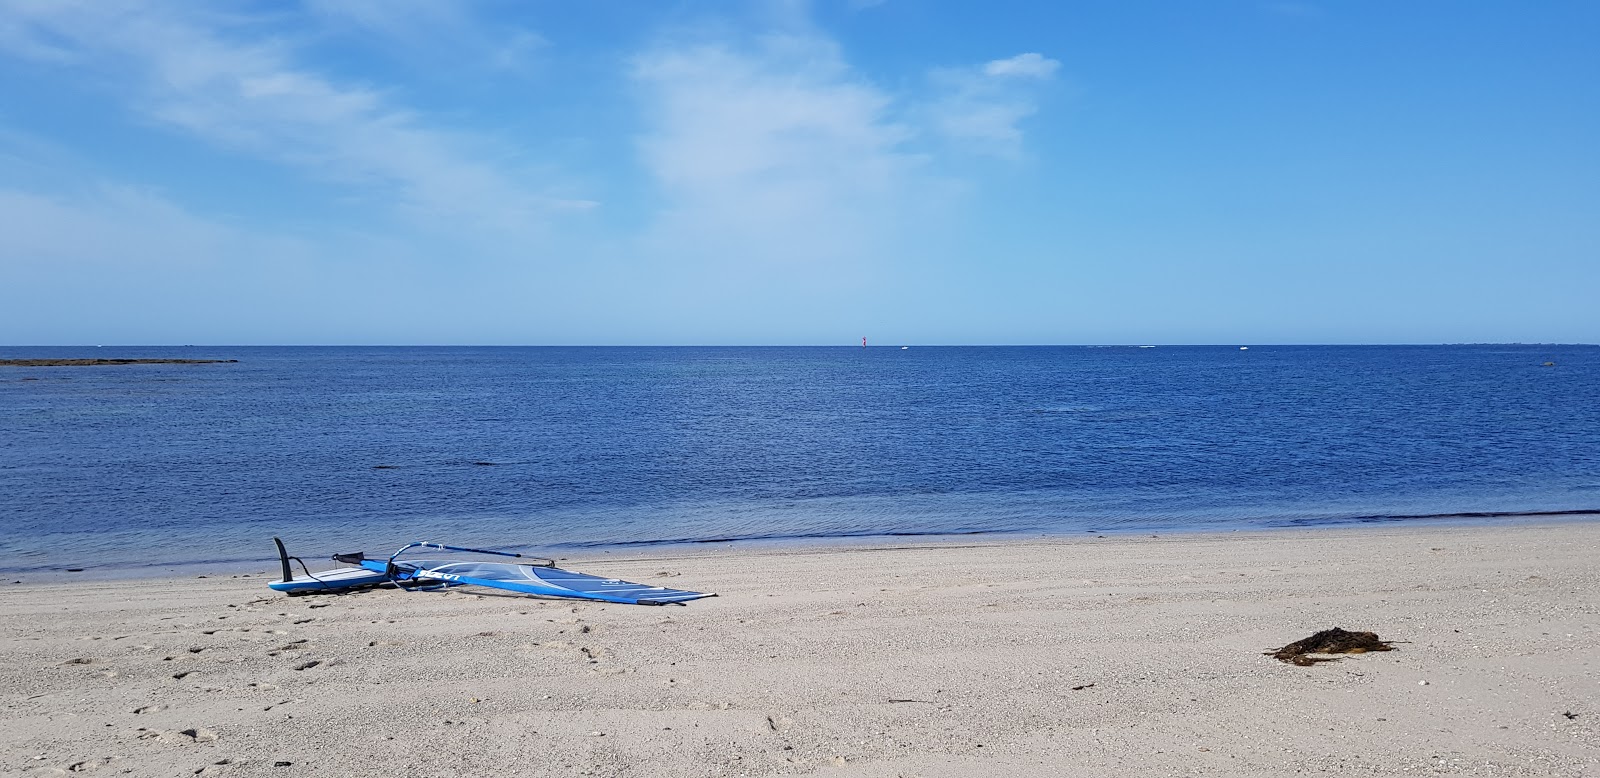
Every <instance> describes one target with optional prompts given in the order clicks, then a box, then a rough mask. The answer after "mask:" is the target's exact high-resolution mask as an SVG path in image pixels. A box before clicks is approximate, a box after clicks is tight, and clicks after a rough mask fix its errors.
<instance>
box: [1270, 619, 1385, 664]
mask: <svg viewBox="0 0 1600 778" xmlns="http://www.w3.org/2000/svg"><path fill="white" fill-rule="evenodd" d="M1392 642H1393V641H1389V640H1380V639H1379V638H1378V635H1377V633H1374V632H1346V631H1345V630H1342V629H1339V628H1338V627H1334V628H1333V629H1325V630H1323V631H1321V632H1318V633H1316V634H1314V635H1312V636H1311V637H1308V638H1304V639H1301V640H1296V641H1295V642H1293V643H1290V644H1289V645H1287V646H1284V647H1283V648H1280V649H1278V650H1276V651H1267V652H1264V653H1265V655H1266V656H1270V657H1272V658H1274V659H1276V660H1278V661H1279V662H1283V663H1285V664H1292V665H1300V666H1301V667H1308V666H1310V665H1314V664H1316V663H1318V662H1333V661H1337V659H1338V658H1337V657H1331V656H1320V657H1314V656H1307V654H1364V653H1366V652H1368V651H1393V650H1394V646H1392V645H1390V644H1391V643H1392Z"/></svg>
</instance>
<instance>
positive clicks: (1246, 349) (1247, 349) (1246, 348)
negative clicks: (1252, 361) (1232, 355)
mask: <svg viewBox="0 0 1600 778" xmlns="http://www.w3.org/2000/svg"><path fill="white" fill-rule="evenodd" d="M1239 350H1240V351H1249V350H1250V347H1249V346H1240V347H1239Z"/></svg>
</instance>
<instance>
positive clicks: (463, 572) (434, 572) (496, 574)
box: [361, 559, 716, 605]
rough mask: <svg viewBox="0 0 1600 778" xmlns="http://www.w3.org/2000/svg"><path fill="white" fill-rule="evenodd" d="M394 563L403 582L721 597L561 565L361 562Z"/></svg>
mask: <svg viewBox="0 0 1600 778" xmlns="http://www.w3.org/2000/svg"><path fill="white" fill-rule="evenodd" d="M390 564H392V565H393V566H394V569H393V571H392V572H391V573H390V575H391V577H392V579H393V580H395V581H397V582H404V581H428V582H434V583H438V584H442V585H446V586H459V585H470V586H487V587H490V588H493V589H503V590H505V591H510V592H521V593H523V594H535V595H541V596H545V597H568V598H574V599H582V600H599V601H601V602H615V603H623V604H627V605H666V604H669V603H677V602H688V601H689V600H698V599H700V598H702V597H715V596H716V595H715V594H711V593H706V592H692V591H688V590H685V589H668V588H666V587H662V586H649V585H647V584H641V583H634V582H632V581H623V580H621V579H617V578H603V577H601V576H597V575H589V574H587V573H577V572H573V571H571V570H563V569H561V568H559V567H542V566H538V565H519V564H511V563H504V562H470V561H468V562H463V561H455V560H446V559H396V560H394V561H393V562H387V561H385V560H379V559H364V560H362V561H361V566H362V567H364V568H366V569H368V570H371V571H374V572H388V570H389V565H390Z"/></svg>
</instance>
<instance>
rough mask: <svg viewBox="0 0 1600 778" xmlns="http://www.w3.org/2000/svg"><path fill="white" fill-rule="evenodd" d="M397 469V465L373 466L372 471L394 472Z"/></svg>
mask: <svg viewBox="0 0 1600 778" xmlns="http://www.w3.org/2000/svg"><path fill="white" fill-rule="evenodd" d="M397 467H399V465H373V466H372V469H373V470H394V469H395V468H397Z"/></svg>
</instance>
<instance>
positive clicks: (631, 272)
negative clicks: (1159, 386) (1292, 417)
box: [0, 0, 1600, 345]
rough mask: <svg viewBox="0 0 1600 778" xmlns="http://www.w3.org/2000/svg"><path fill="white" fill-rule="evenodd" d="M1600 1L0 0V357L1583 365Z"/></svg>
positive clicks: (1599, 84) (1591, 325)
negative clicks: (1134, 347) (515, 351)
mask: <svg viewBox="0 0 1600 778" xmlns="http://www.w3.org/2000/svg"><path fill="white" fill-rule="evenodd" d="M1597 39H1600V4H1595V3H1593V2H1589V1H1588V0H1581V1H1573V2H1563V1H1562V0H1541V2H1536V3H1508V2H1504V1H1503V0H1404V1H1401V2H1397V1H1396V0H1347V1H1345V0H1341V1H1339V2H1335V1H1334V0H1314V1H1310V2H1294V1H1287V0H1277V1H1262V0H1062V2H1054V3H1042V2H1037V0H1027V1H1026V2H1016V1H1013V0H995V1H992V2H984V3H973V2H938V1H935V0H881V1H878V2H873V1H872V0H815V1H814V2H798V1H794V0H791V1H760V2H749V3H738V2H701V3H688V2H667V1H662V0H631V1H630V0H601V1H598V2H546V1H539V0H527V1H523V0H484V1H482V2H467V1H465V0H463V1H462V2H445V1H444V0H299V1H298V2H297V1H296V0H274V1H273V2H249V1H247V0H216V1H215V2H133V1H124V0H0V345H6V344H9V345H30V344H31V345H67V344H240V345H251V344H397V345H403V344H464V345H465V344H482V345H496V344H506V345H546V344H548V345H610V344H618V345H622V344H638V345H657V344H659V345H680V344H683V345H689V344H695V345H714V344H726V345H744V344H770V345H789V344H796V345H798V344H808V345H828V344H838V345H848V344H852V343H857V342H859V340H860V339H861V338H862V337H867V338H869V340H870V342H872V343H874V344H883V345H902V344H913V345H916V344H925V345H933V344H1117V343H1121V344H1207V343H1218V344H1233V343H1251V344H1257V343H1259V344H1270V343H1457V342H1564V343H1579V342H1582V343H1594V342H1600V302H1597V299H1600V46H1596V45H1595V43H1594V41H1595V40H1597Z"/></svg>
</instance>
